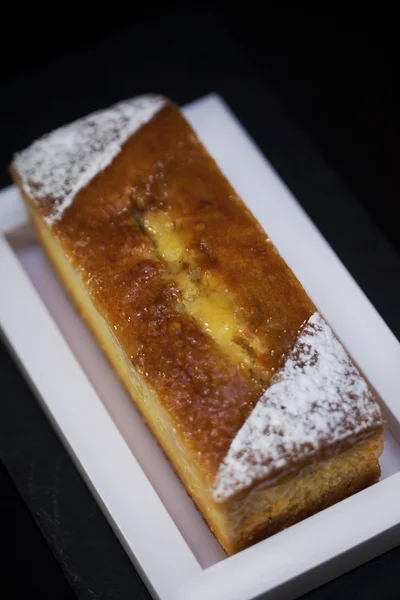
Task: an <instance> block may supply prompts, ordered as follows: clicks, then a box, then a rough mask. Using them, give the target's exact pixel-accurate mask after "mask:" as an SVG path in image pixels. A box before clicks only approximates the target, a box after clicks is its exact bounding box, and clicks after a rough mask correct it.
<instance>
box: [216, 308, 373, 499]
mask: <svg viewBox="0 0 400 600" xmlns="http://www.w3.org/2000/svg"><path fill="white" fill-rule="evenodd" d="M382 422H383V416H382V413H381V409H380V406H379V404H378V403H377V402H376V400H375V399H374V397H373V395H372V393H371V391H370V389H369V387H368V385H367V383H366V381H365V380H364V379H363V378H362V377H361V375H360V373H359V371H358V369H357V368H356V367H355V365H354V364H353V362H352V361H351V360H350V358H349V356H348V354H347V353H346V351H345V349H344V348H343V346H342V345H341V344H340V342H339V341H338V340H337V339H336V337H335V336H334V335H333V332H332V331H331V329H330V327H329V326H328V325H327V323H326V322H325V321H324V319H323V318H322V317H321V315H320V314H319V313H314V314H313V315H312V317H311V318H310V319H309V321H308V323H307V324H306V326H305V327H304V329H303V331H302V332H301V334H300V336H299V338H298V340H297V343H296V346H295V347H294V349H293V352H292V353H291V355H290V356H289V358H288V359H287V360H286V363H285V365H284V367H283V368H282V369H281V371H280V372H279V373H277V375H276V376H275V378H274V380H273V381H272V383H271V385H270V387H269V388H268V389H267V390H266V392H265V393H264V395H263V396H262V397H261V398H260V400H259V401H258V403H257V404H256V406H255V407H254V409H253V411H252V413H251V414H250V416H249V418H248V419H247V421H246V422H245V423H244V425H243V426H242V428H241V429H240V430H239V432H238V434H237V435H236V437H235V439H234V440H233V442H232V444H231V446H230V449H229V451H228V454H227V456H226V458H225V460H224V461H223V463H222V464H221V466H220V468H219V471H218V474H217V478H216V482H215V487H214V490H213V493H214V497H215V499H216V500H218V501H223V500H225V499H227V498H229V497H230V496H232V495H234V494H235V493H236V492H238V491H240V490H242V489H245V488H247V487H248V486H250V485H251V484H252V483H253V482H255V481H257V480H261V479H265V478H268V477H273V476H274V475H275V474H276V473H277V472H279V471H282V470H285V468H288V467H290V466H292V465H293V463H294V462H298V461H301V460H303V459H304V458H306V457H310V456H312V455H314V454H316V453H317V452H318V450H320V449H321V448H322V447H329V446H331V445H333V444H337V443H340V442H341V441H343V440H345V439H346V438H348V437H349V436H354V435H359V434H362V432H363V431H368V430H369V429H370V428H371V427H373V426H377V425H379V424H380V423H382ZM294 457H295V458H294Z"/></svg>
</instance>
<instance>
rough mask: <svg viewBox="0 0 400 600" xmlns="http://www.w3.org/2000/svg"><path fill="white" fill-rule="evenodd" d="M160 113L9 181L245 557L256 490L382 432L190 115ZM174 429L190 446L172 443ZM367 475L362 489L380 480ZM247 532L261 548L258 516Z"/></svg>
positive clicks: (99, 133) (97, 124)
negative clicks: (236, 519)
mask: <svg viewBox="0 0 400 600" xmlns="http://www.w3.org/2000/svg"><path fill="white" fill-rule="evenodd" d="M157 102H158V101H156V102H155V104H152V106H151V110H150V109H149V107H148V106H147V109H146V110H147V112H146V111H145V112H143V106H141V105H140V103H139V105H138V103H137V101H136V100H133V101H128V102H127V103H122V104H120V105H118V107H119V108H118V110H117V111H116V110H115V108H112V109H110V111H111V116H110V113H107V116H106V117H105V115H101V113H98V114H97V116H96V118H95V119H94V124H93V117H92V116H90V118H85V119H83V120H80V121H78V122H76V123H74V124H71V125H69V126H67V131H68V135H66V134H65V128H61V130H58V131H56V132H53V133H52V134H51V135H50V138H46V136H45V137H44V138H42V140H41V141H40V142H37V143H34V144H33V145H32V146H31V147H30V148H28V149H26V150H25V151H23V152H21V153H19V154H18V155H17V156H16V157H15V159H14V161H13V163H12V165H11V174H12V176H13V177H14V179H15V181H16V182H17V184H18V185H19V186H20V188H21V190H22V191H23V194H24V195H25V200H26V201H27V203H28V204H30V205H31V206H30V210H31V211H32V210H33V212H34V215H35V219H36V222H37V223H38V222H40V223H41V224H42V225H43V228H44V229H43V230H45V231H47V232H48V235H49V236H50V237H53V238H54V239H55V240H57V244H58V247H59V251H60V253H62V254H63V256H64V257H65V260H66V261H67V262H68V264H69V265H70V266H71V268H72V269H73V272H74V273H75V275H76V277H77V278H78V279H79V281H80V283H81V285H82V287H83V289H84V290H85V291H86V294H87V297H88V298H89V301H90V303H91V305H92V307H93V311H95V312H96V313H97V314H98V315H100V317H101V319H103V320H104V321H105V322H106V323H107V326H108V328H109V330H110V332H111V333H112V336H113V338H114V339H115V340H116V342H117V343H118V347H119V348H120V349H122V351H123V353H124V356H125V358H126V361H127V364H129V365H130V367H129V368H130V369H131V374H130V375H126V376H124V377H125V378H126V379H127V380H128V379H129V376H131V377H134V378H135V381H136V382H137V386H136V388H137V389H136V392H135V390H133V389H132V388H131V389H129V390H128V391H129V393H130V395H131V396H132V398H133V400H135V402H136V403H138V404H139V405H140V408H141V410H142V413H143V415H144V418H145V419H146V420H147V421H149V418H150V420H152V419H153V417H154V415H152V414H151V411H152V410H154V411H155V412H157V411H159V413H157V414H158V415H160V414H163V415H164V416H163V417H160V416H158V417H157V418H155V417H154V419H153V420H154V424H153V425H152V429H153V432H154V433H155V435H156V437H157V439H159V441H160V443H161V445H162V447H163V448H164V450H165V451H166V453H167V455H168V456H169V458H170V460H171V462H172V463H173V464H174V463H175V464H174V466H175V467H176V466H177V463H178V462H179V460H180V459H179V457H178V454H179V452H181V453H183V455H184V457H185V460H186V461H187V464H188V465H190V468H188V467H187V466H185V467H179V466H178V469H177V470H178V474H179V475H180V476H181V478H182V480H183V481H184V483H185V485H186V487H187V488H188V489H189V491H190V492H191V493H192V496H193V497H194V499H195V501H196V502H197V504H198V506H199V507H200V509H201V510H202V512H203V514H204V515H205V518H206V519H207V521H208V523H209V524H210V526H211V528H212V529H213V531H214V532H215V533H216V535H217V537H218V539H220V541H221V540H225V541H223V544H224V547H225V548H233V547H238V546H237V544H236V546H235V541H234V539H237V538H238V536H239V537H240V536H241V535H242V533H240V527H238V526H235V527H233V529H232V523H231V516H230V515H231V508H232V506H236V508H235V513H236V514H238V508H237V506H238V505H237V503H238V502H241V501H243V506H247V509H244V513H243V515H242V517H241V520H242V523H243V524H245V523H246V518H248V516H249V514H250V513H251V509H250V504H251V503H250V501H248V500H247V501H246V497H248V498H250V496H251V493H252V490H253V489H256V488H257V489H258V486H259V484H261V483H262V484H263V486H264V487H265V486H267V487H270V488H271V490H272V489H273V488H275V487H276V485H277V478H279V479H280V481H281V482H282V485H283V484H284V483H285V477H289V476H291V475H293V474H295V473H300V472H303V471H304V469H305V468H307V466H309V467H310V468H311V467H312V465H314V466H315V465H316V464H317V465H320V466H321V468H323V465H324V464H325V462H324V461H326V460H332V459H334V457H335V456H336V457H337V458H338V460H339V461H340V460H341V458H340V457H342V456H344V455H345V453H346V452H348V451H350V450H351V449H352V448H353V447H355V446H356V445H357V444H366V445H365V446H363V447H364V448H365V449H367V448H370V446H368V440H367V438H372V437H373V436H374V435H378V436H379V435H382V430H383V425H384V420H383V416H382V413H381V411H380V408H379V404H378V403H377V402H376V399H375V398H374V395H373V393H372V391H371V390H370V389H369V387H368V384H367V382H366V381H365V380H364V378H363V377H362V375H361V374H360V373H359V372H358V370H357V369H356V367H355V365H354V364H353V362H352V361H351V358H350V357H349V356H348V355H347V354H346V353H345V351H344V349H343V348H342V346H341V345H340V343H339V342H338V341H337V340H336V339H335V338H334V337H333V335H332V334H331V331H330V329H329V327H328V325H327V324H326V323H325V322H324V321H323V319H322V317H321V316H320V315H319V313H318V311H317V310H316V308H315V306H314V305H313V303H312V301H311V300H310V299H309V298H308V296H307V294H306V293H305V291H304V289H303V288H302V286H301V284H300V283H299V282H298V280H297V279H296V277H295V276H294V274H293V273H292V272H291V271H290V269H289V268H288V266H287V265H286V264H285V263H284V261H283V260H282V258H281V257H280V255H279V253H278V252H277V250H276V248H275V247H274V246H273V244H272V243H271V241H270V240H269V238H268V237H267V234H266V233H265V232H264V231H263V230H262V228H261V227H260V225H259V224H258V223H257V221H256V220H255V219H254V217H253V215H252V214H251V213H250V212H249V210H248V209H247V208H246V207H245V205H244V204H243V203H242V201H241V200H240V198H238V196H237V195H236V194H235V192H234V190H233V189H232V187H231V186H230V184H229V182H227V180H226V179H225V178H224V177H223V175H222V173H221V172H220V171H219V169H218V167H217V165H216V164H215V162H214V161H213V159H212V158H211V157H210V156H209V154H208V153H207V151H206V150H205V148H204V147H203V146H202V144H201V143H200V142H199V140H198V138H197V136H196V135H195V133H194V131H193V130H192V128H191V127H190V126H189V124H188V123H187V122H186V120H185V119H184V118H183V116H182V114H181V113H180V111H179V109H178V108H177V107H176V106H175V105H174V104H173V103H171V102H169V101H167V100H166V99H162V101H160V103H159V104H158V103H157ZM135 106H136V109H135V108H134V107H135ZM135 110H136V111H138V112H136V113H135ZM132 111H133V112H132ZM106 112H107V111H106ZM139 114H140V115H141V116H140V117H139ZM90 123H92V125H90ZM132 127H133V129H134V130H133V131H132ZM46 139H47V142H46ZM71 140H72V141H71ZM54 148H57V151H56V152H55V153H54V152H53V153H52V149H54ZM71 149H72V150H71ZM52 156H53V158H52ZM80 157H83V158H80ZM42 239H43V235H42ZM69 277H71V276H69ZM310 327H311V329H312V330H313V332H311V333H310ZM94 329H95V330H96V326H95V327H94ZM108 333H109V332H108ZM102 335H103V337H104V335H106V334H105V333H104V334H102ZM98 337H99V339H100V340H101V335H100V336H98ZM317 341H318V342H319V343H318V344H317V343H316V342H317ZM310 342H312V343H310ZM308 347H310V349H309V351H307V348H308ZM109 354H110V353H109ZM111 354H112V351H111ZM109 357H110V356H109ZM111 362H113V361H112V360H111ZM114 367H115V365H114ZM116 370H117V371H118V369H116ZM128 371H129V369H128ZM288 373H290V377H288ZM316 374H317V376H316ZM120 376H121V374H120ZM288 381H289V384H288ZM128 388H129V385H128ZM138 390H139V391H138ZM140 390H142V392H140ZM138 394H139V395H140V394H142V395H143V398H138V397H137V396H138ZM146 396H148V397H149V398H150V397H152V398H153V399H155V400H154V402H155V405H157V406H158V405H159V406H158V408H154V409H152V408H151V406H150V405H151V403H150V404H149V402H147V403H146ZM167 421H168V428H170V429H171V432H172V434H171V435H172V438H173V439H174V443H175V444H176V447H177V448H179V450H176V451H175V450H173V449H172V450H171V448H172V446H173V445H172V446H171V441H170V440H169V441H167V439H166V438H165V439H164V437H163V433H162V431H163V429H165V428H166V427H167V425H166V423H167ZM170 437H171V436H170ZM365 451H367V450H365ZM368 452H369V456H370V458H371V461H372V462H373V463H374V465H375V467H374V469H375V470H374V469H372V470H371V464H372V463H371V462H370V463H368V464H369V467H368V469H370V472H372V471H373V472H374V473H375V475H374V477H375V476H376V464H377V462H376V461H377V459H376V456H375V454H376V452H375V451H372V450H371V449H370V450H368ZM374 452H375V454H374ZM374 461H375V462H374ZM340 464H342V465H345V464H347V463H346V461H342V462H341V463H340ZM343 468H344V467H343ZM190 473H191V474H190ZM366 473H367V471H365V472H362V473H360V474H359V477H358V476H357V477H358V479H359V480H360V481H361V480H363V481H364V480H365V481H366V480H368V481H372V479H374V477H372V476H370V475H368V476H367V475H366ZM343 477H344V478H345V473H344V474H343ZM358 479H357V481H358ZM195 480H196V483H194V481H195ZM357 485H358V484H357ZM360 485H361V484H360ZM326 486H327V489H325V490H320V493H321V494H322V496H324V494H325V497H331V498H333V497H334V496H335V483H334V479H332V481H328V480H327V481H326ZM332 486H333V488H332ZM350 487H351V486H350ZM350 487H349V486H347V487H346V486H344V488H346V489H348V490H350ZM200 488H204V490H205V491H204V493H202V492H201V491H200ZM344 488H343V489H344ZM282 489H283V488H282ZM336 491H337V494H336V496H335V497H337V495H338V494H339V492H338V490H336ZM328 492H329V493H328ZM339 495H340V494H339ZM263 497H264V496H263ZM314 504H315V506H317V505H318V502H317V501H316V502H315V503H314ZM320 505H321V506H322V504H321V503H320ZM239 512H240V511H239ZM303 512H304V511H303ZM266 514H267V513H266V512H265V511H263V510H261V509H260V510H259V518H260V519H264V518H267V519H270V516H266ZM292 514H297V513H296V511H294V512H293V513H292ZM298 514H299V515H300V514H301V511H300V512H299V513H298ZM246 515H247V517H246ZM292 518H293V517H292ZM299 518H300V517H299ZM289 521H290V518H288V519H287V520H286V522H289ZM282 522H283V525H282V526H284V522H285V520H284V519H283V521H282ZM249 527H250V529H248V531H247V533H246V539H248V540H249V543H250V540H251V537H252V535H253V533H254V532H255V531H256V530H257V531H258V530H260V522H259V520H257V518H256V519H255V521H254V523H253V525H252V526H249ZM229 530H231V537H232V539H231V541H227V538H226V536H227V535H228V533H227V532H228V531H229ZM252 532H253V533H252ZM254 535H255V534H254ZM224 536H225V537H224ZM242 537H243V535H242Z"/></svg>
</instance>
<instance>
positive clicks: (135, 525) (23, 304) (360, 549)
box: [0, 95, 400, 600]
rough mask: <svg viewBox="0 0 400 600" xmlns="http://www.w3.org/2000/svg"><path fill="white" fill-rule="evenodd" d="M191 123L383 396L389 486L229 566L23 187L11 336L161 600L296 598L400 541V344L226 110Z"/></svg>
mask: <svg viewBox="0 0 400 600" xmlns="http://www.w3.org/2000/svg"><path fill="white" fill-rule="evenodd" d="M184 112H185V114H186V116H187V118H188V119H189V120H190V121H191V123H192V125H193V126H194V128H195V129H196V130H197V132H198V133H199V135H200V137H201V139H202V140H203V142H204V143H205V145H206V146H207V148H208V149H209V151H210V152H211V154H212V155H213V156H214V158H215V159H216V160H217V162H218V163H219V165H220V166H221V168H222V170H223V171H224V173H225V174H226V175H227V177H228V178H229V180H230V181H231V182H232V184H233V186H234V187H235V188H236V190H237V191H238V193H239V194H240V195H241V196H242V198H243V200H244V201H245V202H246V204H247V205H248V207H249V208H250V210H252V212H253V214H254V215H255V216H256V218H257V219H258V220H259V221H260V223H261V224H262V225H263V227H264V228H265V230H266V231H267V232H268V234H269V235H270V237H271V239H272V241H273V242H274V243H275V244H276V246H277V248H278V250H279V251H280V252H281V254H282V255H283V257H284V259H285V260H286V261H287V263H288V264H289V266H290V267H291V268H292V269H293V271H294V272H295V273H296V275H297V276H298V277H299V279H300V281H301V282H302V283H303V285H304V287H305V288H306V290H307V292H308V293H309V295H310V296H311V298H312V299H313V301H314V302H315V304H316V305H317V307H318V308H319V310H320V311H321V312H322V313H323V314H324V316H325V317H326V318H327V320H328V321H329V323H330V324H331V326H332V327H333V329H334V330H335V332H336V334H337V335H338V336H339V338H340V339H341V340H342V342H343V343H344V344H345V346H346V347H347V348H348V350H349V351H350V352H351V353H352V355H353V357H354V359H355V360H356V361H357V362H358V364H359V365H360V367H361V369H363V371H364V372H365V374H366V376H367V377H368V378H369V380H370V381H371V383H372V384H373V385H374V387H375V388H376V389H377V391H378V393H379V394H380V396H381V397H382V400H383V404H384V409H385V413H386V416H387V418H388V420H389V423H390V429H391V432H389V431H388V432H387V441H386V449H385V452H384V455H383V457H382V479H381V481H380V482H379V483H378V484H376V485H374V486H372V487H371V488H369V489H367V490H365V491H363V492H360V493H359V494H356V495H355V496H353V497H351V498H348V499H347V500H345V501H343V502H340V503H339V504H337V505H335V506H333V507H331V508H329V509H327V510H324V511H322V512H321V513H319V514H318V515H315V516H313V517H310V518H309V519H306V520H304V521H303V522H301V523H299V524H297V525H294V526H292V527H290V528H289V529H287V530H286V531H284V532H282V533H279V534H277V535H275V536H273V537H272V538H270V539H268V540H265V541H263V542H260V543H259V544H257V545H255V546H253V547H252V548H249V549H247V550H245V551H243V552H241V553H239V554H237V555H236V556H234V557H230V558H227V557H226V556H225V554H224V552H223V551H222V549H221V548H220V546H219V544H218V543H217V542H216V540H215V538H214V537H213V536H212V535H211V533H210V531H209V529H208V527H207V525H206V524H205V523H204V521H203V520H202V518H201V517H200V515H199V513H198V512H197V510H196V509H195V507H194V505H193V503H192V501H191V500H190V498H189V497H188V495H187V494H186V492H185V490H184V488H183V486H182V485H181V483H180V482H179V480H178V479H177V477H176V476H175V474H174V472H173V470H172V468H171V466H170V464H169V463H168V461H167V460H166V459H165V457H164V455H163V453H162V452H161V450H160V449H159V448H158V446H157V444H156V442H155V440H154V439H153V437H152V436H151V434H150V433H149V431H148V430H147V428H146V426H145V425H144V423H143V421H142V420H141V418H140V416H139V414H138V412H137V410H136V409H135V407H134V405H133V404H132V402H131V400H130V399H129V398H128V397H127V395H126V393H125V392H124V390H123V388H122V386H121V385H120V383H119V381H118V379H117V378H116V376H115V374H114V372H113V371H112V369H111V368H110V366H109V365H108V362H107V361H106V359H105V357H104V356H103V355H102V353H101V352H100V350H99V349H98V346H97V344H96V343H95V341H94V340H93V338H92V336H91V334H90V333H89V331H88V330H87V328H86V327H85V325H84V324H83V323H82V321H81V319H80V317H79V316H78V315H77V313H76V312H75V310H74V308H73V307H72V305H71V302H70V300H69V298H68V297H67V295H66V293H65V292H64V290H63V288H62V287H61V285H60V283H59V282H58V280H57V278H56V277H55V275H54V273H53V271H52V269H51V267H50V265H49V263H48V261H47V259H46V258H45V256H44V254H43V252H42V250H41V248H40V247H39V245H38V244H37V242H36V240H35V238H34V236H33V234H32V232H31V230H30V227H29V225H28V224H27V220H26V215H25V211H24V208H23V205H22V201H21V199H20V197H19V194H18V192H17V190H16V189H15V188H14V187H10V188H8V189H7V190H5V191H3V192H2V193H1V196H0V281H2V282H3V286H2V291H1V294H0V325H1V327H2V329H3V331H4V333H5V335H6V337H7V339H8V340H9V343H10V345H11V346H12V348H13V350H14V352H15V354H16V356H17V357H18V359H19V361H20V364H21V366H22V368H23V370H24V372H25V373H26V375H27V376H28V379H29V380H30V382H31V383H32V386H33V388H34V390H35V391H36V392H37V396H38V398H39V400H40V401H41V402H42V405H43V407H44V408H45V410H46V411H47V413H48V415H49V416H50V418H51V420H52V422H53V423H54V426H55V427H56V429H57V430H58V432H59V434H60V436H61V438H62V439H63V441H64V443H65V444H66V446H67V448H68V450H69V451H70V453H71V455H72V456H73V458H74V459H75V462H76V464H77V466H78V468H79V469H80V470H81V472H82V473H83V475H84V477H85V479H86V481H87V483H88V485H89V486H90V488H91V489H92V491H93V493H94V495H95V496H96V498H97V500H98V502H99V504H100V506H101V507H102V509H103V510H104V513H105V515H106V516H107V518H108V519H109V521H110V523H111V525H112V526H113V528H114V530H115V532H116V534H117V535H118V537H119V538H120V540H121V541H122V543H123V544H124V546H125V548H126V550H127V552H128V554H129V556H130V557H131V559H132V561H133V562H134V564H135V565H136V567H137V568H138V569H139V570H140V572H141V574H142V576H143V578H144V579H145V581H146V583H147V585H148V587H149V589H150V591H151V592H152V594H153V595H154V597H155V598H162V599H163V600H164V599H165V600H170V599H171V600H180V599H182V600H188V599H193V600H196V599H200V598H204V597H207V598H208V599H209V600H213V599H215V600H250V599H251V598H255V597H256V596H257V595H259V594H261V593H263V592H264V593H266V592H269V593H268V595H267V596H266V597H267V598H277V597H285V598H294V597H296V596H298V595H300V594H301V593H303V592H304V591H306V590H308V589H311V588H312V587H315V586H316V585H319V584H321V583H323V582H325V581H328V580H329V579H331V578H332V577H334V576H336V575H338V574H340V573H342V572H344V571H345V570H348V569H349V568H351V567H352V566H355V565H356V564H360V563H361V562H363V561H365V560H367V559H369V558H371V557H372V556H374V555H376V554H377V553H380V552H382V551H384V550H386V549H388V548H390V547H392V546H393V545H395V544H396V543H399V541H400V536H399V531H400V502H399V500H398V498H399V496H400V446H399V444H398V441H400V424H399V418H400V375H399V368H398V367H399V365H400V344H399V342H398V341H397V339H396V338H395V337H394V335H393V334H392V332H391V331H390V330H389V328H388V327H387V326H386V324H385V323H384V321H383V320H382V319H381V317H380V316H379V314H378V313H377V312H376V310H375V309H374V307H373V306H372V305H371V304H370V302H369V301H368V299H367V298H366V297H365V295H364V294H363V292H362V291H361V290H360V288H359V287H358V286H357V284H356V283H355V281H354V280H353V279H352V278H351V276H350V275H349V273H348V272H347V271H346V269H345V268H344V266H343V265H342V264H341V262H340V261H339V259H338V258H337V256H336V255H335V254H334V252H333V251H332V249H331V248H330V247H329V245H328V244H327V243H326V241H325V240H324V238H323V237H322V236H321V234H320V233H319V231H318V230H317V229H316V227H315V226H314V225H313V223H312V222H311V221H310V219H309V218H308V217H307V215H306V214H305V213H304V211H303V210H302V208H301V207H300V205H299V204H298V203H297V201H296V200H295V199H294V198H293V196H292V195H291V193H290V192H289V190H288V189H287V188H286V186H285V185H284V183H283V182H282V181H281V180H280V179H279V177H278V176H277V175H276V173H275V172H274V171H273V169H272V168H271V166H270V165H269V163H268V162H267V160H266V159H265V157H263V156H262V154H261V153H260V152H259V150H258V149H257V148H256V147H255V145H254V143H253V142H252V141H251V140H250V138H249V137H248V135H247V134H246V132H245V131H244V130H243V128H242V127H241V125H240V124H239V123H238V122H237V120H236V119H235V118H234V116H233V115H232V114H231V112H230V111H229V109H228V107H227V106H226V105H225V104H224V103H223V101H222V100H221V99H220V98H219V97H217V96H215V95H211V96H208V97H206V98H203V99H201V100H199V101H197V102H195V103H193V104H191V105H189V106H187V107H185V108H184ZM233 243H234V241H233ZM4 282H8V283H7V285H4ZM27 307H29V310H27ZM396 439H397V441H396ZM310 540H312V543H310ZM356 549H357V550H356ZM352 550H353V552H350V551H352ZM344 553H346V554H344ZM321 567H323V568H321Z"/></svg>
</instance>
